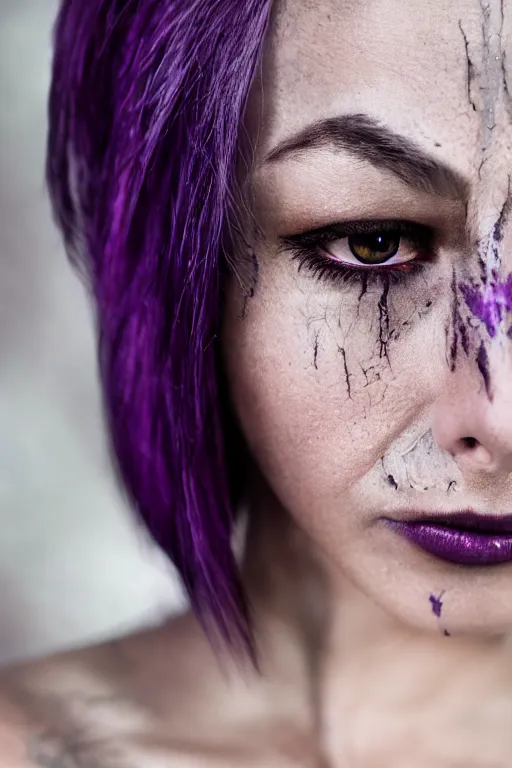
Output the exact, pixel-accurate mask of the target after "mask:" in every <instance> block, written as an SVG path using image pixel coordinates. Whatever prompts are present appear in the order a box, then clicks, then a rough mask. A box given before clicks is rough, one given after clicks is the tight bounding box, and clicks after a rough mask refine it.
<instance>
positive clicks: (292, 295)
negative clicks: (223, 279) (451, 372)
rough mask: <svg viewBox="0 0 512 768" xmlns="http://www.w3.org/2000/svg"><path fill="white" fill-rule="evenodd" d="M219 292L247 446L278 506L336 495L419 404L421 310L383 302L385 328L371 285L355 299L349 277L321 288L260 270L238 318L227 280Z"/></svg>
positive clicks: (315, 502) (306, 506) (326, 500)
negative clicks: (415, 312) (417, 314)
mask: <svg viewBox="0 0 512 768" xmlns="http://www.w3.org/2000/svg"><path fill="white" fill-rule="evenodd" d="M228 296H229V300H228V302H227V309H226V315H225V323H224V331H223V348H224V354H225V362H226V366H227V373H228V379H229V382H230V388H231V395H232V398H233V402H234V406H235V408H236V411H237V413H238V416H239V419H240V422H241V425H242V429H243V431H244V434H245V437H246V439H247V442H248V444H249V447H250V449H251V451H252V453H253V456H254V457H255V459H256V460H257V462H258V464H259V465H260V467H261V469H262V470H263V472H264V474H265V476H266V477H267V480H268V482H269V483H270V485H271V487H272V488H273V490H274V492H275V493H276V495H277V496H278V498H279V499H280V500H281V502H282V503H283V504H284V506H285V507H287V508H288V509H290V510H293V511H294V512H298V511H299V510H300V509H303V510H304V514H306V515H307V514H308V512H307V511H308V510H312V509H315V508H316V509H317V510H318V508H319V503H321V506H322V509H328V508H329V505H330V503H331V502H333V503H334V502H335V501H336V500H338V504H339V496H340V494H343V493H344V492H345V491H347V490H348V489H349V488H350V487H351V486H354V485H355V484H356V483H358V482H359V481H360V480H361V478H363V477H364V476H365V475H366V474H367V473H368V472H369V471H370V470H371V469H372V467H374V466H375V464H376V462H379V460H380V457H381V456H382V455H383V454H384V453H385V452H386V450H387V448H388V447H389V445H390V444H391V443H392V441H393V440H394V439H396V437H397V436H398V435H400V434H401V433H402V431H403V430H404V429H405V428H406V427H407V426H408V425H410V423H411V421H412V420H413V419H414V417H415V414H416V413H417V412H418V411H421V409H422V408H423V407H424V406H425V384H426V382H427V380H428V377H425V376H424V377H422V379H421V382H420V381H419V379H418V368H417V365H418V354H419V350H420V349H424V348H425V344H424V333H422V332H420V333H419V337H418V326H419V325H421V324H422V323H423V324H425V318H423V319H422V318H417V322H416V323H414V321H411V319H410V316H411V313H410V312H401V311H400V312H399V313H397V312H396V310H395V309H394V308H393V306H392V302H391V303H390V307H389V321H390V328H389V329H387V330H386V328H385V327H384V328H383V327H382V323H381V319H382V318H381V312H380V311H379V307H378V305H379V300H380V296H381V291H380V289H378V288H376V289H372V290H371V292H368V293H367V295H366V296H365V297H364V298H363V299H362V300H359V298H358V296H359V290H358V288H357V286H351V287H349V288H347V287H342V288H340V290H339V291H337V290H332V289H331V288H330V289H329V290H328V291H325V290H322V289H321V288H320V287H319V286H317V285H316V284H313V283H312V281H311V280H308V281H307V286H306V287H305V285H304V284H303V283H300V284H299V283H298V281H297V279H296V278H291V277H289V276H286V275H285V276H280V275H279V274H278V273H277V274H276V273H272V274H265V271H264V270H262V271H261V272H260V280H259V283H258V287H257V290H256V294H255V296H254V297H253V298H252V299H251V300H250V301H249V303H248V305H247V312H246V316H245V317H244V319H243V320H241V319H240V314H241V313H240V304H239V300H238V298H237V296H236V292H235V288H234V287H233V289H232V290H231V292H230V293H229V294H228ZM399 316H400V320H399ZM426 322H427V323H428V320H427V321H426ZM433 322H434V323H435V324H436V325H437V324H438V321H433ZM393 325H394V326H395V333H394V334H391V337H390V338H388V337H387V336H386V334H388V335H389V333H390V331H392V330H393ZM382 333H384V337H383V336H382ZM427 333H428V331H427ZM395 335H396V337H397V338H394V337H395ZM415 337H418V338H416V339H415ZM420 338H421V339H423V342H420ZM430 338H432V335H431V336H430ZM383 339H384V341H385V343H386V345H387V352H388V358H389V359H388V358H386V357H385V355H384V354H382V356H381V348H382V340H383ZM399 350H401V351H399Z"/></svg>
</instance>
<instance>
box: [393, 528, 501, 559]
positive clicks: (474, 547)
mask: <svg viewBox="0 0 512 768" xmlns="http://www.w3.org/2000/svg"><path fill="white" fill-rule="evenodd" d="M387 522H388V523H389V525H390V526H391V527H392V528H393V529H394V530H395V531H396V532H397V533H399V534H400V535H401V536H403V537H404V538H406V539H409V541H412V543H413V544H415V545H416V546H417V547H419V548H420V549H423V550H424V551H425V552H428V553H429V554H430V555H434V556H435V557H438V558H439V559H440V560H446V561H447V562H449V563H456V564H457V565H475V566H478V565H497V564H499V563H509V562H510V561H512V534H510V533H507V534H496V533H482V532H481V531H468V530H461V529H458V528H446V527H445V526H442V525H433V524H432V523H424V522H423V523H412V522H401V521H400V522H399V521H397V520H387Z"/></svg>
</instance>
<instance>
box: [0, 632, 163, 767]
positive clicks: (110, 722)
mask: <svg viewBox="0 0 512 768" xmlns="http://www.w3.org/2000/svg"><path fill="white" fill-rule="evenodd" d="M161 631H162V630H161V629H160V628H155V629H151V630H146V631H143V632H139V633H137V634H134V635H128V636H126V637H122V638H119V639H116V640H113V641H109V642H105V643H101V644H97V645H93V646H90V647H86V648H82V649H79V650H74V651H71V652H67V653H60V654H56V655H54V656H50V657H48V658H45V659H41V660H38V661H35V662H31V663H28V664H22V665H18V666H16V667H13V668H11V669H7V670H2V671H0V768H120V766H122V768H132V766H133V768H139V766H140V767H142V766H145V765H146V760H145V759H144V754H145V753H147V752H148V751H150V747H151V745H152V744H153V743H154V742H155V741H156V740H157V736H156V734H157V733H158V732H159V730H160V722H161V721H162V718H161V717H159V714H161V715H163V714H164V708H163V707H162V706H161V705H160V707H159V701H158V699H159V697H160V698H163V697H166V696H167V697H168V695H169V693H168V686H169V685H171V687H172V682H171V679H170V676H169V672H168V671H165V672H166V674H167V677H168V679H167V680H166V679H165V674H164V669H163V668H161V669H160V674H159V673H158V670H157V669H156V668H155V664H158V663H159V660H158V654H156V655H155V653H156V651H157V649H158V646H159V640H158V639H159V636H160V634H161ZM167 666H169V665H167ZM171 667H172V665H171ZM169 669H170V667H169ZM158 679H160V682H161V691H159V688H158V686H155V685H154V683H155V680H158ZM152 687H153V689H154V694H151V688H152ZM159 709H160V712H159ZM132 756H133V759H132ZM170 765H171V766H172V768H174V764H173V763H172V762H171V763H170Z"/></svg>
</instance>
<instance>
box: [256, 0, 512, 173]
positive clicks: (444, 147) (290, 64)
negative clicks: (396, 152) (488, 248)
mask: <svg viewBox="0 0 512 768" xmlns="http://www.w3.org/2000/svg"><path fill="white" fill-rule="evenodd" d="M511 43H512V0H502V1H501V0H450V2H446V0H407V2H403V1H402V0H278V1H277V5H276V7H275V9H274V18H273V23H272V26H271V30H270V34H269V40H268V43H267V48H266V54H265V58H264V64H263V69H262V75H263V88H262V89H261V90H260V93H262V94H263V98H262V99H260V103H259V108H260V109H262V115H260V122H259V133H258V145H257V153H258V155H264V154H266V152H267V151H268V150H269V149H270V148H272V147H274V146H275V145H276V144H278V143H279V142H280V141H281V140H283V139H284V138H286V137H287V136H289V135H290V134H292V133H295V132H297V131H298V130H300V129H301V128H303V127H305V126H306V125H309V124H311V123H312V122H315V121H317V120H320V119H323V118H326V117H331V116H333V115H337V114H342V113H347V112H351V113H356V112H361V113H368V114H370V115H372V116H374V117H376V118H377V119H378V120H382V121H383V122H385V124H386V125H387V126H389V127H390V128H391V129H392V130H394V131H396V132H398V133H401V134H404V135H406V136H410V137H411V138H414V139H415V140H417V141H420V142H421V143H422V144H423V145H426V146H427V147H428V148H429V150H430V149H434V148H437V150H436V151H437V152H438V154H439V155H440V157H442V156H443V155H444V157H443V159H446V157H447V154H448V155H449V160H450V162H451V164H452V165H453V166H455V167H457V166H458V167H457V170H459V171H460V172H461V173H463V174H465V175H467V176H469V175H470V172H471V168H472V167H473V168H474V166H475V164H476V165H479V162H480V158H479V157H477V155H478V153H479V152H480V153H481V152H483V151H486V150H484V144H485V141H486V140H485V138H484V137H483V135H482V134H483V133H485V130H484V128H485V123H486V122H487V123H488V124H489V123H491V124H492V123H494V126H492V125H491V127H497V128H498V130H496V131H493V141H494V145H496V146H497V145H498V144H499V143H500V142H501V144H503V142H504V143H505V144H506V145H507V146H508V147H510V146H511V145H512V141H510V127H509V126H510V119H509V118H510V115H511V114H512V110H511V108H510V105H509V104H508V103H506V102H507V89H508V82H509V78H510V92H511V93H512V45H511ZM509 70H510V71H509ZM502 116H504V117H503V119H502ZM496 123H499V124H498V125H497V126H496ZM489 131H490V129H489ZM489 131H488V132H489ZM500 131H502V132H503V133H504V134H506V136H505V138H503V137H501V138H500V136H499V134H500ZM454 150H455V152H454Z"/></svg>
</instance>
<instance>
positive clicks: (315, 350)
mask: <svg viewBox="0 0 512 768" xmlns="http://www.w3.org/2000/svg"><path fill="white" fill-rule="evenodd" d="M319 336H320V331H316V332H315V341H314V345H313V365H314V366H315V369H316V370H317V371H318V362H317V360H318V337H319Z"/></svg>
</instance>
